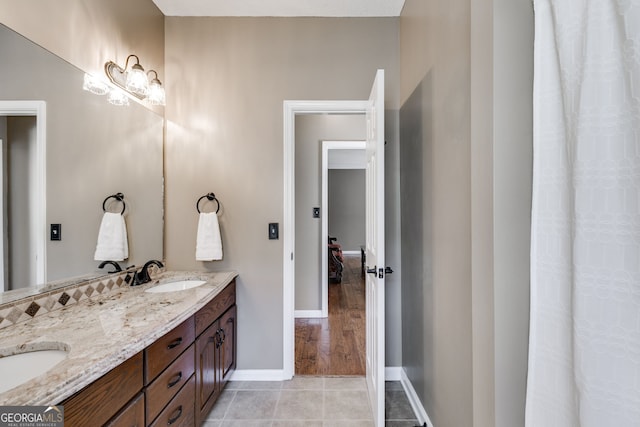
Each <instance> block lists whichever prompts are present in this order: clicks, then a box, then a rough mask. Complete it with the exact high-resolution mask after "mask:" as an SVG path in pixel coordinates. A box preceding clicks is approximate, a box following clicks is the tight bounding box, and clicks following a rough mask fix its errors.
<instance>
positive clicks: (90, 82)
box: [82, 73, 109, 95]
mask: <svg viewBox="0 0 640 427" xmlns="http://www.w3.org/2000/svg"><path fill="white" fill-rule="evenodd" d="M82 89H84V90H86V91H89V92H91V93H94V94H96V95H105V94H107V93H109V85H108V84H107V82H105V81H103V80H102V79H99V78H98V77H94V76H92V75H91V74H87V73H85V74H84V83H83V84H82Z"/></svg>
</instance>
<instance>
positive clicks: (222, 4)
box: [153, 0, 405, 17]
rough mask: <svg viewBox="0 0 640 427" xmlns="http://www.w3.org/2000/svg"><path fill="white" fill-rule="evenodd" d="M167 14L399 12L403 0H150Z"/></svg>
mask: <svg viewBox="0 0 640 427" xmlns="http://www.w3.org/2000/svg"><path fill="white" fill-rule="evenodd" d="M153 2H154V3H155V4H156V5H157V6H158V8H159V9H160V10H161V11H162V13H164V14H165V15H166V16H323V17H382V16H400V12H402V7H403V6H404V2H405V0H153Z"/></svg>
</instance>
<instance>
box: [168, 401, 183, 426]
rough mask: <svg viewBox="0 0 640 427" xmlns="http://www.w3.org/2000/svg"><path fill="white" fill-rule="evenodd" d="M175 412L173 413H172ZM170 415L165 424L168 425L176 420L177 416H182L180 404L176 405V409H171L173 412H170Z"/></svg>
mask: <svg viewBox="0 0 640 427" xmlns="http://www.w3.org/2000/svg"><path fill="white" fill-rule="evenodd" d="M174 414H175V415H174ZM171 415H172V417H171V418H169V421H167V425H168V426H170V425H171V424H173V423H175V422H176V421H178V418H180V417H181V416H182V405H180V406H179V407H178V409H176V410H175V411H173V414H171Z"/></svg>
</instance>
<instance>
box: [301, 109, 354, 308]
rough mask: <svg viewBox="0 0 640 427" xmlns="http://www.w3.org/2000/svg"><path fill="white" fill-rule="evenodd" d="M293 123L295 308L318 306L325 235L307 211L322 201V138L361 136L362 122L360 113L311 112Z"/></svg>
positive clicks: (315, 219)
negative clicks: (324, 113) (325, 113)
mask: <svg viewBox="0 0 640 427" xmlns="http://www.w3.org/2000/svg"><path fill="white" fill-rule="evenodd" d="M295 125H296V129H295V132H296V133H295V173H296V176H295V179H296V185H295V204H296V206H295V215H296V237H295V248H296V271H295V298H296V301H295V309H296V310H320V308H321V304H322V302H321V285H322V268H324V267H323V266H322V263H321V261H322V260H321V257H322V253H321V248H322V246H321V245H323V244H325V243H326V241H327V238H326V236H322V235H321V234H322V220H321V219H319V218H313V217H312V214H311V213H312V208H313V207H316V206H318V207H319V206H320V205H321V204H322V141H323V140H362V139H364V138H365V136H366V122H365V118H364V116H363V115H320V114H311V115H300V116H298V117H296V124H295ZM321 215H326V212H321Z"/></svg>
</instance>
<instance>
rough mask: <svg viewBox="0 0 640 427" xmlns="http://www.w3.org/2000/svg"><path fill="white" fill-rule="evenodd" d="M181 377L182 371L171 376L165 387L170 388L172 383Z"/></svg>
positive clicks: (178, 380) (175, 382)
mask: <svg viewBox="0 0 640 427" xmlns="http://www.w3.org/2000/svg"><path fill="white" fill-rule="evenodd" d="M181 379H182V371H180V372H178V373H177V374H176V375H174V376H173V378H171V381H169V384H167V388H171V387H173V386H174V385H176V384H178V383H179V382H180V380H181Z"/></svg>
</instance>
